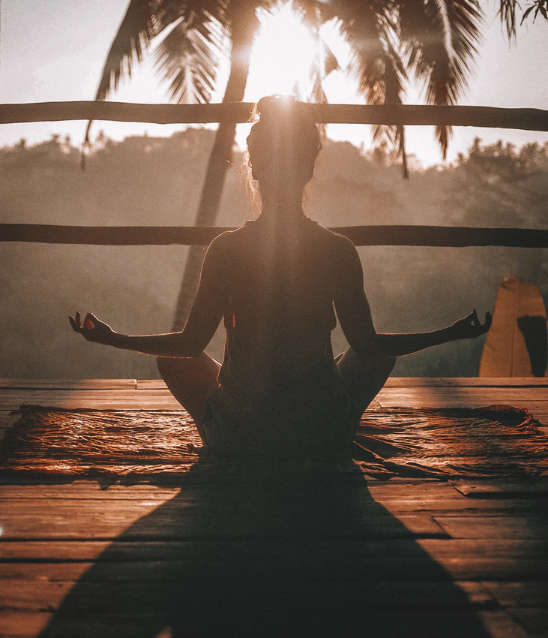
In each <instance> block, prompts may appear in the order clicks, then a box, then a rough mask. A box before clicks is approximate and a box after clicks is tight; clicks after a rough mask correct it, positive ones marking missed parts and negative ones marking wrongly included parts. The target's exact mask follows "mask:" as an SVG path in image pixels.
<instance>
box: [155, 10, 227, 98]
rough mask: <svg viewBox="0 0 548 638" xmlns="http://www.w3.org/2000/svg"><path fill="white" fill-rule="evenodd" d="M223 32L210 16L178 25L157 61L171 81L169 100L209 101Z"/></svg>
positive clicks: (158, 51) (159, 48)
mask: <svg viewBox="0 0 548 638" xmlns="http://www.w3.org/2000/svg"><path fill="white" fill-rule="evenodd" d="M222 36H223V33H222V30H221V28H220V26H219V25H218V23H216V22H214V21H212V20H210V19H208V18H207V17H206V18H205V19H202V20H198V19H197V17H194V18H193V19H192V20H188V21H184V20H183V19H181V20H180V21H179V23H178V24H177V25H176V26H175V27H174V28H173V29H172V30H171V31H170V32H169V34H168V35H167V36H166V37H165V38H164V39H163V40H162V42H160V44H158V46H157V48H156V50H155V62H156V66H157V68H158V70H159V71H160V72H161V73H162V75H163V77H164V79H165V80H168V81H169V82H170V85H169V93H170V97H171V99H173V100H176V101H177V102H179V103H181V102H193V103H196V102H198V103H203V102H209V100H210V98H211V94H212V93H213V90H214V88H215V80H216V75H217V69H218V64H219V58H220V51H221V47H222Z"/></svg>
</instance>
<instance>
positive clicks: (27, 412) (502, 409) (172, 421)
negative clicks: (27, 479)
mask: <svg viewBox="0 0 548 638" xmlns="http://www.w3.org/2000/svg"><path fill="white" fill-rule="evenodd" d="M16 413H17V414H18V415H19V419H18V421H17V422H16V423H15V425H14V426H13V427H12V428H10V429H9V430H8V432H7V434H6V436H5V438H4V441H3V444H2V448H1V450H0V471H2V473H3V474H4V475H5V474H12V473H15V474H20V473H31V474H38V475H40V476H44V475H48V476H50V477H55V476H57V477H67V478H70V477H101V476H103V477H110V478H111V479H131V478H133V479H145V478H146V477H160V478H161V477H164V478H169V477H177V476H180V475H185V474H187V473H188V472H189V471H190V470H192V469H193V468H195V467H196V466H197V465H199V463H198V461H201V462H202V463H203V460H204V457H206V458H207V455H206V454H204V449H203V446H202V442H201V440H200V437H199V436H198V433H197V431H196V429H195V427H194V425H193V422H192V420H191V418H190V417H189V416H188V414H187V413H186V412H185V411H183V410H173V411H165V410H85V409H78V410H65V409H60V408H49V407H41V406H31V405H23V406H21V407H20V408H19V410H17V412H16ZM354 457H355V458H354V468H355V469H359V470H361V472H362V473H363V474H365V475H366V476H370V477H376V478H391V477H395V476H402V477H418V478H421V477H422V478H425V477H426V478H428V477H434V478H441V479H443V478H456V477H466V478H502V477H503V478H509V477H514V478H539V477H542V476H546V475H548V437H547V436H546V434H545V429H544V430H543V429H542V428H541V424H540V423H539V422H537V421H536V420H535V419H534V418H533V417H532V416H531V415H530V414H528V413H527V412H526V411H525V410H520V409H516V408H511V407H508V406H491V407H489V408H481V409H409V408H387V409H381V410H368V411H367V412H366V413H365V414H364V417H363V418H362V421H361V424H360V427H359V430H358V433H357V436H356V440H355V445H354ZM283 461H284V459H275V460H274V463H272V459H271V460H270V462H271V467H272V471H274V472H279V471H281V468H283V467H284V465H283ZM253 462H254V463H255V464H257V463H259V464H260V465H261V466H264V465H265V464H268V460H265V459H253ZM293 462H294V459H293ZM224 463H225V469H226V459H225V460H224ZM237 463H238V464H239V465H240V467H241V465H242V463H246V464H248V462H247V461H242V459H239V460H238V462H237ZM209 464H210V466H211V460H210V461H209ZM206 465H207V463H206ZM292 467H293V468H294V465H293V466H292Z"/></svg>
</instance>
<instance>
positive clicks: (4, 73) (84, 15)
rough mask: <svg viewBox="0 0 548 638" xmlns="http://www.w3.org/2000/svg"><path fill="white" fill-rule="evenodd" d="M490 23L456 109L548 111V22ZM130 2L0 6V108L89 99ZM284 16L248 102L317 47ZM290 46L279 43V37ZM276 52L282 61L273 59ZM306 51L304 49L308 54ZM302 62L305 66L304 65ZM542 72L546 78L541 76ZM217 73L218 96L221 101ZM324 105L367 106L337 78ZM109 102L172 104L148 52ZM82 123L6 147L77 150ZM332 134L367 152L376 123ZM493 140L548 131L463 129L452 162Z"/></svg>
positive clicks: (278, 88) (24, 129) (133, 129)
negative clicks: (55, 139) (513, 31)
mask: <svg viewBox="0 0 548 638" xmlns="http://www.w3.org/2000/svg"><path fill="white" fill-rule="evenodd" d="M483 4H484V7H485V13H486V19H485V22H484V27H483V34H484V35H483V39H482V42H481V43H480V46H479V55H478V56H477V58H476V61H475V63H474V64H473V67H472V69H473V71H472V76H471V78H470V81H469V86H468V88H467V89H466V90H465V91H464V92H463V93H462V97H461V99H460V101H459V103H460V104H468V105H481V106H503V107H532V108H548V73H546V68H547V67H548V38H547V37H546V36H547V34H548V24H547V23H546V22H544V21H541V19H537V22H536V23H535V24H532V23H531V21H529V22H528V23H527V24H525V25H523V26H521V27H520V28H519V32H518V37H517V41H516V42H514V43H512V44H509V43H508V41H507V39H506V35H505V33H504V31H503V28H502V26H501V24H500V22H499V20H498V18H497V16H496V6H497V2H496V0H485V1H484V3H483ZM126 6H127V0H108V2H105V1H104V0H0V103H17V102H42V101H61V100H90V99H93V97H94V94H95V90H96V87H97V83H98V80H99V77H100V73H101V69H102V65H103V62H104V59H105V56H106V53H107V51H108V48H109V45H110V43H111V41H112V38H113V36H114V34H115V32H116V30H117V28H118V26H119V24H120V20H121V19H122V17H123V15H124V12H125V9H126ZM287 14H288V12H287V11H286V12H285V13H284V12H283V11H282V12H281V13H280V14H278V15H277V16H276V17H275V18H270V19H268V18H267V17H266V16H265V15H263V16H262V38H261V39H259V40H258V41H257V44H256V47H255V50H254V54H253V58H254V60H255V64H254V65H252V68H251V71H250V77H249V81H248V89H247V92H246V96H245V99H246V100H248V101H253V100H256V99H258V98H259V97H261V96H262V95H267V94H272V93H276V92H288V91H289V88H290V86H291V85H292V83H293V82H294V79H295V74H301V75H302V74H303V73H305V71H306V69H305V68H304V67H306V60H307V55H312V49H311V48H310V47H311V46H312V44H310V43H309V44H307V42H308V41H307V36H306V33H305V32H304V31H303V27H302V25H300V24H299V22H298V20H297V19H291V18H288V15H287ZM324 36H325V37H326V39H327V40H328V41H329V42H330V44H331V46H333V48H334V49H337V51H336V52H337V53H339V54H340V56H341V59H342V60H343V61H344V59H345V55H346V54H347V51H346V49H345V47H344V45H343V44H342V43H341V42H340V41H339V40H338V39H337V38H336V36H335V35H334V32H333V30H329V29H327V30H326V31H325V32H324ZM282 39H283V41H284V44H283V46H282V47H279V42H280V40H282ZM274 47H275V48H276V49H277V50H278V51H279V52H281V54H280V55H278V56H276V57H275V56H274V55H273V54H272V50H273V48H274ZM307 47H308V48H307ZM303 65H304V67H303ZM539 70H540V72H539ZM223 77H226V68H225V69H223V70H222V71H221V74H220V78H221V81H220V87H219V92H218V93H217V94H216V95H215V96H214V97H215V99H214V101H220V99H221V96H222V88H223V87H222V78H223ZM326 92H327V95H328V99H329V101H330V102H333V103H337V102H339V103H363V101H362V100H361V99H360V98H359V97H358V96H357V94H356V91H355V81H352V80H351V79H348V77H347V76H346V75H345V74H344V73H343V72H335V73H333V74H331V76H330V77H329V78H328V79H327V81H326ZM109 99H112V100H120V101H130V102H148V103H162V102H167V101H168V93H167V86H166V84H165V83H163V82H162V81H160V80H159V79H158V75H157V74H156V73H155V70H154V64H153V60H152V56H147V57H146V59H145V60H144V62H143V64H142V65H140V67H138V69H137V71H136V72H135V73H134V75H133V77H132V79H131V80H129V81H126V82H124V83H123V84H122V86H121V87H120V89H119V90H118V91H117V92H116V93H115V94H113V95H111V97H110V98H109ZM405 101H406V102H407V103H409V104H413V103H416V104H419V103H423V102H424V97H423V94H422V92H421V90H420V87H417V86H410V87H409V90H408V94H407V98H406V100H405ZM181 128H182V126H181V125H176V126H162V125H154V124H137V123H135V124H134V123H117V122H116V123H114V122H98V123H96V124H95V129H94V130H95V132H98V131H99V130H103V131H104V132H105V133H106V135H108V136H109V137H112V138H114V139H122V138H123V137H125V136H127V135H134V134H142V133H144V132H145V131H146V132H147V133H148V134H149V135H170V134H171V133H172V132H174V131H176V130H180V129H181ZM247 128H248V125H239V126H238V135H237V141H238V143H239V144H240V145H242V144H243V141H244V140H245V136H246V131H247ZM84 129H85V123H84V122H43V123H42V122H40V123H25V124H3V125H0V146H6V145H11V144H15V143H17V142H18V140H19V139H20V138H26V140H27V142H28V143H36V142H39V141H41V140H44V139H48V138H50V136H51V135H52V134H54V133H56V134H60V135H62V136H64V135H70V137H71V139H72V142H73V144H75V145H79V144H80V142H81V140H82V138H83V132H84ZM328 136H329V137H332V138H334V139H339V140H341V139H347V140H349V141H351V142H352V143H354V144H356V145H358V146H363V147H364V149H367V148H369V147H370V146H371V135H370V127H367V126H362V125H330V126H329V127H328ZM476 136H480V137H481V138H482V139H483V140H484V141H485V142H487V143H490V142H494V141H496V140H498V139H503V140H506V141H509V142H512V143H514V144H516V145H518V146H519V145H521V144H523V143H526V142H532V141H539V142H541V143H544V142H548V133H538V132H525V131H514V130H500V129H474V128H468V127H459V128H456V129H455V130H454V133H453V137H452V140H451V142H450V148H449V153H448V161H452V160H454V159H455V157H456V155H457V154H458V153H459V152H462V151H465V150H466V149H467V148H468V147H469V146H470V144H471V143H472V140H473V138H474V137H476ZM407 146H408V151H409V152H410V153H414V154H415V155H416V156H417V157H418V159H419V160H420V162H421V163H422V164H423V165H425V166H428V165H431V164H435V163H439V162H441V154H440V150H439V148H438V147H437V145H436V143H435V138H434V132H433V129H432V128H431V127H407Z"/></svg>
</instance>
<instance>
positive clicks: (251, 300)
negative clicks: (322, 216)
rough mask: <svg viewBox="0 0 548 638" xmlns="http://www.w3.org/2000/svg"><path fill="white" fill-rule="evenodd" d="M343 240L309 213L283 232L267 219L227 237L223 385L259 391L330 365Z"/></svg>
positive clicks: (251, 224)
mask: <svg viewBox="0 0 548 638" xmlns="http://www.w3.org/2000/svg"><path fill="white" fill-rule="evenodd" d="M340 239H342V238H340V237H339V236H337V235H335V234H334V233H331V232H329V231H328V230H326V229H325V228H322V227H321V226H319V225H318V224H317V223H315V222H312V221H311V220H309V219H308V218H306V217H304V216H302V217H301V218H299V219H298V220H294V221H293V222H292V223H291V224H290V225H284V227H283V231H280V234H278V236H276V231H275V227H272V226H270V225H269V223H268V220H265V219H259V220H257V221H255V222H248V223H247V224H246V225H245V226H244V227H243V228H242V229H240V230H237V231H235V232H233V233H230V234H229V237H228V238H227V241H226V252H225V260H224V264H225V271H224V280H225V287H226V288H225V290H226V293H225V304H226V307H225V310H224V320H225V326H226V329H227V347H226V352H225V363H224V366H223V369H222V371H221V378H220V380H221V382H222V383H226V384H231V383H234V382H236V383H238V384H239V385H241V384H242V383H245V384H246V385H247V387H248V388H249V390H250V392H252V391H258V392H261V391H264V390H269V389H270V388H271V387H272V386H279V385H285V384H287V383H292V382H293V381H296V380H297V379H298V378H299V377H301V376H302V375H303V374H308V373H309V372H310V371H311V370H313V369H318V370H319V369H322V368H323V369H324V370H329V369H331V366H332V360H333V355H332V352H331V343H330V333H331V330H333V328H334V327H335V324H336V320H335V314H334V310H333V297H334V293H335V287H336V284H337V268H336V266H337V263H336V262H337V259H336V251H337V247H338V246H339V245H340V242H339V240H340ZM343 241H344V240H343ZM243 377H245V379H244V378H243Z"/></svg>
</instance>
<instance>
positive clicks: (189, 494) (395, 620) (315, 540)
mask: <svg viewBox="0 0 548 638" xmlns="http://www.w3.org/2000/svg"><path fill="white" fill-rule="evenodd" d="M376 401H377V407H381V406H382V407H388V406H405V407H481V406H487V405H493V404H507V405H508V404H510V405H513V406H516V407H524V408H527V409H528V410H529V411H530V412H532V413H533V415H534V416H536V417H537V418H538V419H539V420H540V421H542V422H543V423H545V424H546V425H547V426H548V379H534V378H526V379H517V378H513V379H486V378H477V379H417V378H392V379H390V380H389V382H388V384H387V386H386V387H385V388H384V389H383V390H382V392H381V393H380V394H379V396H378V397H377V399H376ZM22 403H32V404H40V405H50V406H56V407H67V408H119V409H160V410H161V409H169V410H172V409H174V408H175V409H176V408H178V407H179V406H178V404H176V403H175V401H174V400H173V399H172V398H171V396H170V394H169V393H168V392H167V390H166V388H165V386H164V384H163V383H162V382H159V381H137V380H135V379H89V380H56V381H51V380H49V381H37V380H14V379H0V428H1V429H2V431H5V430H6V429H7V428H8V427H10V425H11V424H12V422H13V419H14V417H13V416H11V415H10V414H9V412H10V411H11V410H13V409H15V408H17V407H18V406H19V405H20V404H22ZM546 431H547V434H548V429H547V430H546ZM0 435H1V432H0ZM225 478H226V477H225ZM547 505H548V482H546V481H538V482H534V483H507V482H505V481H504V480H498V481H492V482H472V483H471V482H463V481H437V480H410V479H391V480H390V481H385V482H382V481H368V482H367V483H365V481H364V480H363V479H362V478H361V477H359V476H342V477H341V478H340V479H338V480H333V478H332V477H330V478H328V477H315V478H314V479H311V478H310V477H309V478H302V477H301V478H295V477H294V478H293V479H291V480H289V479H288V480H287V481H285V482H283V481H276V482H273V481H269V480H268V479H265V480H263V481H261V482H259V483H258V482H257V481H254V480H249V481H246V480H245V479H242V478H241V477H240V478H239V479H238V480H229V479H227V480H216V481H213V480H209V481H208V480H202V481H200V480H195V481H192V480H189V481H184V482H183V483H182V484H181V485H180V486H177V487H166V486H162V485H152V484H142V483H141V484H136V485H131V486H129V485H127V486H123V485H113V486H110V487H108V489H104V488H102V487H101V486H100V485H99V484H98V483H97V482H95V481H75V482H71V483H65V484H61V483H59V482H57V483H55V482H47V483H46V482H43V483H41V484H40V483H37V482H36V481H31V480H23V479H18V480H17V481H15V480H13V479H10V480H9V481H8V480H7V479H6V480H5V481H4V482H3V484H2V485H0V507H1V511H0V526H1V530H0V534H1V536H0V581H1V585H0V604H1V605H2V610H1V611H0V635H1V636H3V637H8V636H20V637H23V636H25V637H26V636H38V635H40V636H69V637H84V636H90V637H91V636H94V637H95V636H132V637H133V636H143V637H161V638H167V637H168V636H171V637H173V638H175V637H181V636H184V637H186V636H189V637H192V636H199V635H208V636H209V635H214V634H215V635H217V634H218V635H221V634H222V635H227V636H239V635H249V636H255V635H257V636H258V635H272V636H309V635H310V636H324V635H325V636H327V635H329V636H347V635H348V636H350V635H356V632H359V635H370V636H385V637H387V638H390V637H392V636H421V637H424V636H433V637H434V636H435V637H442V636H443V637H445V636H455V637H457V636H459V637H462V636H465V637H466V638H472V637H475V636H478V637H479V636H493V637H505V638H507V637H521V636H523V637H525V636H530V637H540V636H548V540H547V538H548V507H547Z"/></svg>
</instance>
